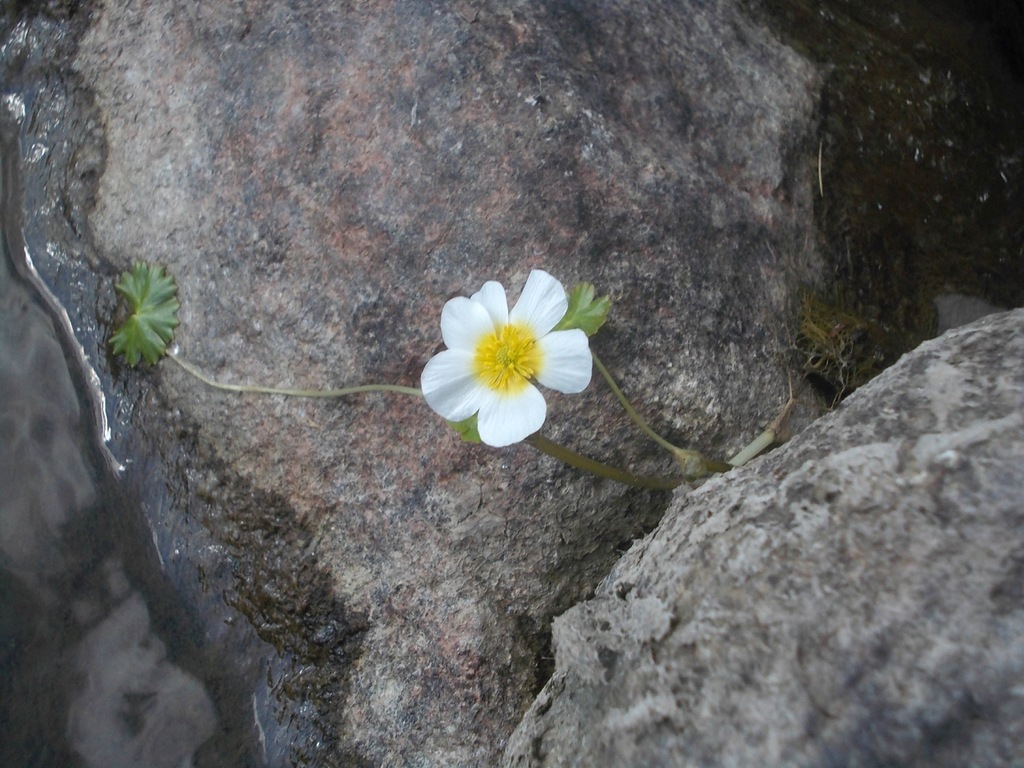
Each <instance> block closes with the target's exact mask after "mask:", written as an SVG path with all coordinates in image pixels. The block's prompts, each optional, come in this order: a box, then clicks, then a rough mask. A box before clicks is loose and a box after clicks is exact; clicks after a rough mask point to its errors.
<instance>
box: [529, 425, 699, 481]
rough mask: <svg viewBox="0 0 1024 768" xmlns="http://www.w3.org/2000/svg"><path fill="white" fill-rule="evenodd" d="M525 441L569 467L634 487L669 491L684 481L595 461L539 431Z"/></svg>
mask: <svg viewBox="0 0 1024 768" xmlns="http://www.w3.org/2000/svg"><path fill="white" fill-rule="evenodd" d="M526 442H527V443H529V444H530V445H532V446H533V447H534V448H536V449H537V450H538V451H540V452H541V453H546V454H547V455H548V456H551V457H552V458H555V459H558V460H559V461H562V462H564V463H566V464H568V465H569V466H570V467H575V468H576V469H582V470H583V471H584V472H589V473H591V474H592V475H597V476H598V477H605V478H608V479H609V480H615V481H616V482H619V483H623V484H625V485H631V486H633V487H635V488H649V489H651V490H655V491H671V490H673V489H674V488H678V487H679V486H680V485H682V484H683V482H684V480H683V478H681V477H663V476H652V475H634V474H633V473H632V472H627V471H626V470H624V469H619V468H618V467H613V466H611V465H609V464H604V463H602V462H600V461H597V460H596V459H592V458H590V457H589V456H584V455H583V454H581V453H576V451H573V450H570V449H568V448H566V447H565V446H564V445H560V444H559V443H556V442H554V441H553V440H549V439H548V438H546V437H544V435H542V434H540V433H539V432H538V433H536V434H533V435H530V436H529V437H528V438H526Z"/></svg>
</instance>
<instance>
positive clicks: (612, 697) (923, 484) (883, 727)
mask: <svg viewBox="0 0 1024 768" xmlns="http://www.w3.org/2000/svg"><path fill="white" fill-rule="evenodd" d="M1021 466H1024V310H1016V311H1013V312H1007V313H1003V314H999V315H993V316H991V317H989V318H986V319H983V320H980V321H978V322H977V323H975V324H973V325H969V326H965V327H963V328H960V329H956V330H952V331H950V332H948V333H947V334H945V335H944V336H942V337H941V338H939V339H936V340H934V341H930V342H926V343H925V344H923V345H922V346H921V347H920V348H919V349H917V350H915V351H914V352H912V353H910V354H908V355H906V356H905V357H904V358H903V359H902V360H901V361H900V362H899V363H898V364H896V365H895V366H893V367H892V368H890V369H888V370H887V371H885V372H884V373H882V374H881V375H880V376H879V377H878V378H876V379H875V380H873V381H872V382H871V383H870V384H868V385H866V386H865V387H863V388H862V389H861V390H859V391H857V392H856V393H854V394H853V395H852V396H851V397H850V398H849V399H847V400H846V401H845V402H844V403H843V405H842V406H841V407H840V408H839V409H838V410H837V411H836V412H834V413H832V414H829V415H828V416H826V417H824V418H822V419H820V420H819V421H818V422H816V423H815V424H814V425H812V426H811V427H810V428H808V429H807V430H805V431H804V432H802V433H801V434H800V435H798V436H797V437H795V438H794V439H793V440H792V441H791V442H790V443H788V444H786V445H785V446H783V447H782V448H780V449H778V450H777V451H775V452H773V453H771V454H770V455H768V456H767V457H764V458H763V459H760V460H757V461H755V462H754V463H753V464H751V465H749V466H748V467H746V468H744V469H742V470H738V471H735V472H733V473H731V474H730V475H728V476H725V477H722V478H721V479H716V480H714V481H711V482H708V483H706V484H705V485H704V486H702V487H701V488H699V489H697V490H695V491H693V492H691V493H688V494H684V493H680V494H677V496H676V497H675V498H674V499H673V502H672V504H671V506H670V507H669V510H668V512H667V513H666V515H665V518H664V519H663V520H662V522H661V524H660V525H659V527H658V529H657V530H656V531H654V532H653V533H652V534H651V535H649V536H648V537H646V538H645V539H643V540H642V541H640V542H638V543H637V544H636V545H635V546H634V547H633V548H632V549H631V550H630V551H629V552H628V553H627V554H626V555H625V556H624V557H623V558H622V559H621V560H620V561H619V563H618V564H617V565H616V566H615V567H614V568H613V569H612V571H611V573H610V575H609V576H608V578H607V579H605V581H604V582H603V583H602V584H601V586H600V587H599V589H598V590H597V593H596V595H595V596H594V597H593V598H592V599H590V600H588V601H585V602H583V603H581V604H579V605H577V606H575V607H573V608H572V609H571V610H569V611H568V612H566V613H565V614H563V615H562V616H560V617H558V618H557V619H555V622H554V647H555V666H556V671H555V674H554V676H553V677H552V679H551V680H550V681H549V682H548V684H547V685H546V686H545V688H544V690H543V691H542V692H541V694H540V695H539V696H538V698H537V700H536V701H535V702H534V704H533V706H532V708H531V709H530V711H529V713H528V714H527V716H526V717H525V718H524V720H523V722H522V723H521V724H520V726H519V728H518V729H517V731H516V733H515V735H514V736H513V738H512V740H511V743H510V746H509V748H508V751H507V752H506V761H505V764H506V765H510V766H542V765H544V766H555V765H586V766H609V767H610V766H621V765H649V766H669V765H672V766H684V765H721V766H744V765H760V766H789V765H803V766H815V767H820V768H825V767H826V766H829V767H831V766H879V765H901V766H933V767H935V766H939V767H941V766H950V767H952V766H963V765H985V766H1014V765H1020V756H1021V753H1022V748H1024V736H1022V734H1024V703H1022V701H1021V697H1020V691H1021V686H1022V684H1024V640H1022V638H1024V568H1022V562H1024V560H1022V556H1024V525H1022V524H1024V503H1022V499H1024V475H1022V473H1021Z"/></svg>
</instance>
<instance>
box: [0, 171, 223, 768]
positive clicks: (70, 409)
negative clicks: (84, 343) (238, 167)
mask: <svg viewBox="0 0 1024 768" xmlns="http://www.w3.org/2000/svg"><path fill="white" fill-rule="evenodd" d="M9 170H10V169H5V173H4V187H5V190H4V191H5V192H9V187H10V179H11V178H12V177H11V175H10V173H9ZM4 198H5V202H10V201H9V200H8V199H7V195H6V194H5V195H4ZM8 210H9V207H8V205H6V204H5V205H4V211H5V212H6V211H8ZM5 218H6V216H5ZM5 223H6V222H5ZM5 230H6V231H5V232H4V233H2V234H3V237H2V240H3V243H4V253H3V258H2V259H0V765H3V766H37V765H38V766H53V765H85V766H89V767H90V768H92V767H93V766H95V767H96V768H100V767H101V766H102V767H103V768H119V767H121V766H124V767H125V768H128V767H131V768H148V767H149V766H152V767H153V768H164V767H166V768H183V766H189V765H192V764H193V759H194V756H195V754H196V752H197V750H199V749H200V748H201V746H202V745H203V743H204V742H206V741H207V740H208V739H210V737H211V736H212V735H213V734H214V733H215V731H216V730H217V728H218V717H217V714H216V710H215V708H214V704H213V702H212V700H211V697H210V695H209V693H208V692H207V690H206V689H205V687H204V685H203V684H202V683H201V682H200V681H199V679H198V678H197V677H196V676H195V675H193V674H191V673H190V672H188V671H186V670H185V669H183V668H182V667H181V666H180V664H177V663H175V661H174V660H172V659H171V658H169V655H168V651H167V648H168V646H167V644H166V642H167V641H168V640H169V638H168V637H167V636H166V635H165V634H164V635H163V636H162V634H163V633H162V632H161V631H158V630H157V629H155V628H154V626H153V624H152V622H151V613H150V611H151V607H152V606H151V605H147V598H146V597H145V596H144V595H145V594H146V593H147V589H146V585H145V582H147V580H148V581H149V582H150V584H149V585H148V586H149V587H151V586H152V582H153V581H154V576H156V577H158V576H159V574H158V566H157V565H156V555H155V551H154V550H153V548H152V542H151V541H150V540H149V538H148V536H147V535H146V531H145V529H144V526H143V524H142V523H140V522H139V520H138V517H139V516H138V514H135V515H134V519H133V516H131V515H129V514H126V511H127V510H126V509H125V505H124V504H123V503H120V502H119V498H118V494H117V492H116V491H112V490H111V487H112V485H113V478H111V477H110V476H109V464H108V462H107V461H106V460H105V459H104V458H102V457H101V456H99V450H98V447H97V445H96V440H95V435H94V431H95V425H94V424H92V420H91V419H89V418H83V410H84V411H85V412H86V413H88V405H87V403H86V405H85V406H83V399H82V398H84V396H83V395H80V394H79V392H80V391H81V390H82V389H84V387H78V388H76V386H75V376H74V374H75V370H74V368H73V367H70V368H69V363H68V360H69V357H70V358H71V359H72V360H74V358H73V356H71V355H68V354H66V352H67V348H66V346H65V344H67V343H68V342H67V340H64V343H62V337H61V335H60V333H59V332H58V329H57V327H56V326H55V322H54V318H53V314H52V312H51V311H50V309H49V308H48V305H47V304H46V302H45V301H43V299H42V298H41V296H40V294H38V293H37V292H36V291H35V290H34V289H33V287H32V286H31V285H29V284H28V283H27V282H26V281H25V280H24V279H22V277H21V276H20V275H18V274H17V272H16V271H15V267H14V262H13V261H12V259H11V252H12V251H15V252H17V247H18V245H19V244H18V243H17V241H16V238H15V241H14V246H15V247H13V248H12V247H11V244H12V239H11V238H10V237H9V235H11V234H14V233H11V231H10V227H5ZM21 247H23V246H21ZM72 365H74V363H72ZM77 374H78V376H79V378H82V377H83V376H82V374H83V372H81V371H78V372H77ZM129 561H130V562H129ZM147 568H148V569H149V571H148V576H147V575H146V573H147ZM148 592H149V593H152V592H153V590H152V589H151V588H150V589H148ZM165 602H166V601H165ZM166 607H167V606H166V605H162V606H161V608H162V610H161V614H160V615H161V621H162V626H163V627H168V628H169V627H173V626H174V625H175V622H176V620H175V619H174V618H173V617H171V616H169V615H168V613H167V611H166ZM168 631H169V630H168ZM62 737H63V738H62Z"/></svg>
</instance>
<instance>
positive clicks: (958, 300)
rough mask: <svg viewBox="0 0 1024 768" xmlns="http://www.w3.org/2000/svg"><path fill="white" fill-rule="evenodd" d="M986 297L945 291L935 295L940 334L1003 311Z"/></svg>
mask: <svg viewBox="0 0 1024 768" xmlns="http://www.w3.org/2000/svg"><path fill="white" fill-rule="evenodd" d="M1003 309H1004V308H1001V307H997V306H995V305H993V304H991V303H989V302H987V301H985V300H984V299H979V298H977V297H976V296H964V295H963V294H962V293H945V294H943V295H941V296H936V297H935V314H936V315H937V324H938V330H939V333H940V334H943V333H945V332H946V331H948V330H950V329H951V328H959V327H960V326H961V325H967V324H968V323H973V322H974V321H975V320H978V319H980V318H982V317H985V316H986V315H992V314H995V313H996V312H1001V311H1003Z"/></svg>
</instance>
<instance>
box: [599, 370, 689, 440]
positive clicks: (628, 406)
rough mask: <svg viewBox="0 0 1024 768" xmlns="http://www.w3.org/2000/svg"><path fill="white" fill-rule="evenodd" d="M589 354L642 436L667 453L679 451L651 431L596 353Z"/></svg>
mask: <svg viewBox="0 0 1024 768" xmlns="http://www.w3.org/2000/svg"><path fill="white" fill-rule="evenodd" d="M590 354H591V356H592V357H593V358H594V366H595V367H596V368H597V370H598V372H599V373H600V374H601V376H603V377H604V380H605V381H606V382H607V383H608V387H609V388H610V389H611V391H612V394H614V395H615V397H616V398H617V399H618V401H619V402H620V403H621V404H622V407H623V408H625V410H626V413H627V414H629V418H631V419H632V420H633V423H634V424H636V425H637V426H638V427H640V429H641V430H642V431H643V432H644V434H646V435H647V436H648V437H650V438H651V440H653V441H654V442H656V443H657V444H658V445H660V446H661V447H662V448H664V449H665V450H666V451H668V452H669V453H671V454H675V452H676V451H677V450H679V449H678V448H677V447H676V446H674V445H672V443H670V442H669V441H668V440H666V439H665V438H663V437H662V436H661V435H659V434H658V433H657V432H655V431H654V430H653V429H651V425H650V424H648V423H647V422H646V421H644V419H643V417H642V416H641V415H640V414H639V413H637V412H636V409H635V408H633V405H632V404H631V403H630V402H629V400H627V399H626V396H625V395H624V394H622V390H621V389H620V388H619V385H618V384H616V383H615V379H613V378H612V375H611V373H610V372H609V371H608V369H607V368H605V366H604V363H602V362H601V358H599V357H598V356H597V353H596V352H594V350H590Z"/></svg>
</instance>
